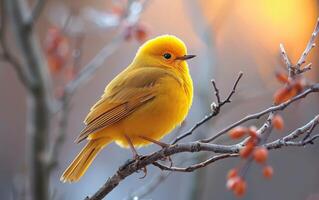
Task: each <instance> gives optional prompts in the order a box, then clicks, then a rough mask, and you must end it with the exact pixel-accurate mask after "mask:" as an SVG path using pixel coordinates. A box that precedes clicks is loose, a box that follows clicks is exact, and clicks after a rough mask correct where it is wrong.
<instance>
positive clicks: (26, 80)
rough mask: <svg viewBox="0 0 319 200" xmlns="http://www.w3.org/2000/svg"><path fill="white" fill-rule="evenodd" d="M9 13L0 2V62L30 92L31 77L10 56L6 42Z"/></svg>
mask: <svg viewBox="0 0 319 200" xmlns="http://www.w3.org/2000/svg"><path fill="white" fill-rule="evenodd" d="M8 14H9V13H7V12H6V4H5V1H4V0H3V1H1V27H0V45H1V50H2V51H1V53H0V61H1V60H2V61H5V62H8V63H9V64H10V65H11V66H12V67H13V68H14V70H15V72H16V73H17V76H18V78H19V79H20V81H21V83H22V84H23V86H25V87H26V89H28V90H30V89H31V88H32V86H33V82H32V79H31V77H29V76H28V72H27V71H26V70H25V68H23V67H22V65H21V64H20V63H19V62H18V59H17V58H15V56H14V55H13V54H11V52H10V50H9V48H8V45H7V40H6V32H7V20H8V19H7V15H8Z"/></svg>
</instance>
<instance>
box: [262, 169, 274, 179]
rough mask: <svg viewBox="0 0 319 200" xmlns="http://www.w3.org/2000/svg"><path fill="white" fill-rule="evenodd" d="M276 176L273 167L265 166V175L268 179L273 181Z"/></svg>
mask: <svg viewBox="0 0 319 200" xmlns="http://www.w3.org/2000/svg"><path fill="white" fill-rule="evenodd" d="M273 174H274V170H273V168H272V167H271V166H265V167H264V168H263V175H264V177H265V178H267V179H271V177H272V175H273Z"/></svg>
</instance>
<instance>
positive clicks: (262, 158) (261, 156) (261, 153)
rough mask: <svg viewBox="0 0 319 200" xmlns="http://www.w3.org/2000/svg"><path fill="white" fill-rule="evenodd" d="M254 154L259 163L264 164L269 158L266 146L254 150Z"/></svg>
mask: <svg viewBox="0 0 319 200" xmlns="http://www.w3.org/2000/svg"><path fill="white" fill-rule="evenodd" d="M253 156H254V159H255V161H256V162H257V163H260V164H263V163H265V162H266V160H267V158H268V150H267V149H266V148H264V147H259V148H257V149H256V150H255V151H254V154H253Z"/></svg>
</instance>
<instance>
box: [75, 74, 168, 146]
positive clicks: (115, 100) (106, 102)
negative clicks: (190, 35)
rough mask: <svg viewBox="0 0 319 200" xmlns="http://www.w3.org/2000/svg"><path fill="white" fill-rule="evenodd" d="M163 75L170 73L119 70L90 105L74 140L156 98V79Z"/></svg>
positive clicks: (118, 119)
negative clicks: (94, 102) (122, 71)
mask: <svg viewBox="0 0 319 200" xmlns="http://www.w3.org/2000/svg"><path fill="white" fill-rule="evenodd" d="M164 76H172V75H171V74H170V73H168V72H167V71H166V70H163V69H158V68H141V69H134V70H132V71H126V73H121V74H120V75H119V76H118V77H116V78H115V79H114V80H113V81H112V82H111V83H110V84H109V85H108V86H107V87H106V89H105V92H104V94H103V96H102V97H101V99H100V100H99V101H98V102H97V103H96V104H95V105H94V106H93V107H92V108H91V110H90V112H89V114H88V115H87V117H86V119H85V121H84V123H85V125H86V127H85V128H84V129H83V130H82V131H81V133H80V135H79V137H78V138H77V139H76V141H75V142H77V143H78V142H81V141H82V140H84V139H85V138H87V137H88V135H90V134H91V133H94V132H96V131H98V130H100V129H103V128H105V127H107V126H110V125H112V124H114V123H116V122H119V121H120V120H122V119H124V118H125V117H127V116H129V115H130V114H131V113H133V112H134V111H135V110H136V109H138V108H140V107H142V106H143V105H145V104H147V103H148V102H150V101H152V100H153V99H154V98H156V90H155V89H154V87H155V85H156V82H157V81H158V80H159V79H161V78H162V77H164ZM173 77H174V76H173Z"/></svg>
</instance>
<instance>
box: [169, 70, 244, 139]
mask: <svg viewBox="0 0 319 200" xmlns="http://www.w3.org/2000/svg"><path fill="white" fill-rule="evenodd" d="M242 76H243V73H242V72H240V73H239V75H238V77H237V79H236V81H235V83H234V85H233V88H232V90H231V92H230V93H229V95H228V96H227V98H226V99H225V100H224V101H221V100H220V95H219V90H218V88H217V86H216V83H215V81H212V84H213V88H214V90H215V96H216V98H217V102H218V104H217V105H214V106H212V112H211V113H209V114H208V115H206V116H205V117H204V118H203V119H201V120H200V121H199V122H197V123H196V124H195V125H194V126H193V127H192V128H191V129H190V130H188V131H187V132H185V133H183V134H182V135H180V136H178V137H177V138H176V139H175V140H174V141H173V142H172V144H176V143H177V142H179V141H180V140H182V139H184V138H186V137H188V136H190V135H192V134H193V132H194V131H195V130H196V129H197V128H198V127H200V126H201V125H203V124H204V123H205V122H207V121H208V120H210V119H211V118H213V117H215V116H216V115H218V114H219V112H220V109H221V107H222V106H224V105H225V104H226V103H230V102H231V101H230V99H231V97H232V96H233V95H234V94H235V91H236V88H237V86H238V83H239V81H240V79H241V78H242ZM216 89H217V90H216Z"/></svg>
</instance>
